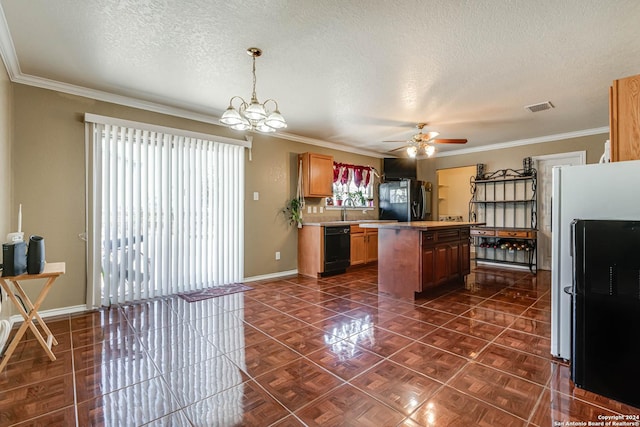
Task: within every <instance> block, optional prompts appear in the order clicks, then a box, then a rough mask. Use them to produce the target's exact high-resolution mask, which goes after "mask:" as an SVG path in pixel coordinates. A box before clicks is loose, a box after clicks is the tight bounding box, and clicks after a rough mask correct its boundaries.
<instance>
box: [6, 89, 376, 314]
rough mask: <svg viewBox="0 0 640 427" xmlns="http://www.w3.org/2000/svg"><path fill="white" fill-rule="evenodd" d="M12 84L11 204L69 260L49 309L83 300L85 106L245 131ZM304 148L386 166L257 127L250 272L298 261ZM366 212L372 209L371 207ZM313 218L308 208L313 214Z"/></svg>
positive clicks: (209, 129) (249, 198) (248, 236)
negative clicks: (291, 210)
mask: <svg viewBox="0 0 640 427" xmlns="http://www.w3.org/2000/svg"><path fill="white" fill-rule="evenodd" d="M13 87H14V94H15V100H14V102H15V109H14V116H15V139H14V146H13V150H14V157H13V159H14V163H13V164H14V169H15V185H14V194H15V197H14V200H13V207H15V206H17V204H18V203H22V205H23V229H24V231H25V235H29V234H39V235H42V236H44V238H45V245H46V258H47V261H49V262H52V261H65V262H66V263H67V273H66V274H65V275H64V276H63V277H61V278H60V279H59V281H58V282H57V283H56V286H55V288H54V289H53V290H52V291H51V293H50V294H49V297H48V298H47V300H46V301H45V303H44V304H43V309H52V308H61V307H69V306H76V305H82V304H84V303H85V288H86V279H85V277H86V276H85V275H86V273H85V271H86V262H85V243H84V241H83V240H81V239H80V238H79V237H78V235H79V234H80V233H82V232H83V231H84V229H85V170H84V123H83V114H84V113H86V112H90V113H94V114H100V115H105V116H111V117H118V118H123V119H127V120H135V121H140V122H145V123H152V124H158V125H163V126H170V127H175V128H181V129H189V130H193V131H198V132H205V133H211V134H214V135H221V136H228V137H234V138H239V137H241V136H242V134H238V133H237V132H234V131H231V130H230V129H227V128H223V127H219V126H215V125H210V124H206V123H202V122H195V121H191V120H186V119H181V118H176V117H171V116H165V115H162V114H156V113H152V112H148V111H142V110H137V109H134V108H129V107H123V106H119V105H114V104H109V103H105V102H100V101H94V100H91V99H87V98H82V97H78V96H73V95H67V94H62V93H58V92H54V91H50V90H44V89H39V88H35V87H31V86H25V85H21V84H14V86H13ZM306 151H313V152H319V153H327V154H332V155H333V156H334V157H335V159H336V160H337V161H340V162H349V163H357V164H363V165H371V166H374V167H376V168H377V169H378V170H380V163H381V160H380V159H376V158H372V157H368V156H361V155H355V154H349V153H346V152H341V151H336V150H329V149H325V148H319V147H315V146H310V145H306V144H302V143H298V142H292V141H288V140H282V139H279V138H273V137H269V136H264V135H255V137H254V140H253V150H252V155H253V161H248V157H249V155H248V152H247V154H246V158H247V161H246V163H245V165H246V181H245V182H246V185H245V191H246V194H245V207H246V213H245V215H246V216H245V277H254V276H260V275H267V274H273V273H278V272H281V271H289V270H293V269H296V268H297V229H295V228H293V227H290V226H289V225H288V223H287V222H286V220H285V218H284V215H283V214H282V212H281V211H282V209H283V207H284V206H285V203H286V201H287V200H288V199H290V198H292V197H294V196H295V193H296V191H295V183H296V179H295V173H296V163H295V159H296V157H297V154H298V153H303V152H306ZM255 191H257V192H259V194H260V200H258V201H254V200H253V192H255ZM312 203H315V204H317V203H319V200H316V201H312ZM339 216H340V213H339V212H338V211H333V212H329V213H325V214H324V216H323V218H331V219H337V218H338V217H339ZM360 216H362V214H360ZM366 216H368V217H374V215H372V214H371V213H368V214H366ZM318 217H319V216H318ZM313 218H314V216H313V215H311V216H308V215H305V220H307V221H309V220H312V219H313ZM354 218H355V216H354ZM276 251H280V252H281V259H280V260H279V261H276V260H275V252H276Z"/></svg>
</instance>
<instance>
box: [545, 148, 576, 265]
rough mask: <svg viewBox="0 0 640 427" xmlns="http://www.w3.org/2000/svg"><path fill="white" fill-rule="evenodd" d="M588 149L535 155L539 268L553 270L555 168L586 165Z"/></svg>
mask: <svg viewBox="0 0 640 427" xmlns="http://www.w3.org/2000/svg"><path fill="white" fill-rule="evenodd" d="M586 157H587V154H586V151H574V152H570V153H559V154H549V155H546V156H535V157H533V160H534V161H535V162H536V169H538V243H537V244H538V268H539V269H540V270H551V205H552V203H553V200H552V199H551V196H552V192H553V174H552V171H553V168H554V167H559V166H568V165H584V164H585V163H586Z"/></svg>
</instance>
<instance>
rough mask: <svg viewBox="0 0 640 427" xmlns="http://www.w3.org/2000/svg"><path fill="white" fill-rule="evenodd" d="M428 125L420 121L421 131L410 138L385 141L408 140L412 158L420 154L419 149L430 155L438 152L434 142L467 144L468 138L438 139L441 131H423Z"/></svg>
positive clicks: (408, 151) (418, 125)
mask: <svg viewBox="0 0 640 427" xmlns="http://www.w3.org/2000/svg"><path fill="white" fill-rule="evenodd" d="M426 125H427V124H426V123H418V124H417V125H416V127H417V128H418V129H419V130H420V132H418V133H416V134H415V135H413V136H412V137H411V138H409V139H408V140H402V141H385V142H406V143H407V144H408V145H407V147H406V150H407V154H408V155H409V157H411V158H414V157H416V156H417V155H418V151H420V150H423V151H424V153H425V154H426V155H427V156H428V157H431V156H432V155H433V153H435V152H436V147H435V146H434V145H433V144H466V143H467V140H466V139H451V138H439V139H436V138H437V137H438V135H440V132H435V131H429V132H423V129H424V127H425V126H426ZM403 148H405V147H400V148H396V149H395V150H391V151H397V150H401V149H403Z"/></svg>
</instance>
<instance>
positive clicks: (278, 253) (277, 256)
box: [276, 252, 280, 261]
mask: <svg viewBox="0 0 640 427" xmlns="http://www.w3.org/2000/svg"><path fill="white" fill-rule="evenodd" d="M278 260H280V252H276V261H278Z"/></svg>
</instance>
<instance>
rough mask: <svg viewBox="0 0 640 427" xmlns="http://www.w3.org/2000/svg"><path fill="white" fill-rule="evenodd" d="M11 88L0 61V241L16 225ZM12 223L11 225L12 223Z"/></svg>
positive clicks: (3, 309)
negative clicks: (12, 194) (12, 202)
mask: <svg viewBox="0 0 640 427" xmlns="http://www.w3.org/2000/svg"><path fill="white" fill-rule="evenodd" d="M12 103H13V89H12V85H11V82H10V80H9V76H8V74H7V71H6V69H5V68H4V66H3V65H2V61H0V242H4V241H5V236H6V235H7V233H9V232H10V231H12V227H15V226H17V220H16V222H15V223H12V222H11V220H12V215H11V212H12V210H11V205H12V204H11V189H12V188H13V185H12V173H11V172H12V169H11V165H12V161H11V145H12V129H13V126H12V119H13V115H12V110H13V109H12V107H13V105H12ZM12 224H13V225H12ZM10 315H11V305H10V302H9V301H8V299H7V298H6V295H3V298H2V305H0V320H2V319H8V318H9V317H10Z"/></svg>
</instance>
